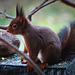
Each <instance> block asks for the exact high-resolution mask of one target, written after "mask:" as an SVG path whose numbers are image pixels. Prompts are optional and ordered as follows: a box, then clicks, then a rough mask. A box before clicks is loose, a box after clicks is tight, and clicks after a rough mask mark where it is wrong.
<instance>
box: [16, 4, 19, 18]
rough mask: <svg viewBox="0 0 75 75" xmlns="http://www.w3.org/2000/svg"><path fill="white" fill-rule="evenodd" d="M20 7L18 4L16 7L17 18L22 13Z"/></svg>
mask: <svg viewBox="0 0 75 75" xmlns="http://www.w3.org/2000/svg"><path fill="white" fill-rule="evenodd" d="M19 8H20V7H19V5H18V4H17V6H16V17H18V16H19V15H20V11H19Z"/></svg>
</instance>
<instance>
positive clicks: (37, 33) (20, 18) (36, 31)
mask: <svg viewBox="0 0 75 75" xmlns="http://www.w3.org/2000/svg"><path fill="white" fill-rule="evenodd" d="M7 32H9V33H12V34H21V35H22V36H23V38H24V41H25V44H26V46H25V49H24V53H25V52H26V51H27V52H28V53H29V57H30V58H31V59H32V60H33V61H34V62H38V61H39V60H40V61H41V65H40V67H41V68H44V67H45V66H48V64H54V63H57V62H58V61H59V58H60V56H61V42H60V39H59V37H58V36H57V35H56V34H55V33H54V32H53V31H52V30H51V29H49V28H47V27H43V26H35V25H33V24H32V23H31V22H30V21H29V20H28V19H27V18H26V17H25V16H24V11H23V8H22V7H18V5H17V7H16V18H15V19H13V20H12V21H11V23H10V25H9V27H8V28H7ZM28 66H30V65H29V64H28Z"/></svg>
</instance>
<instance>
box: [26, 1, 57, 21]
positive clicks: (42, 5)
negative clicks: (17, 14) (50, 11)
mask: <svg viewBox="0 0 75 75" xmlns="http://www.w3.org/2000/svg"><path fill="white" fill-rule="evenodd" d="M47 1H49V0H44V1H43V2H42V3H41V4H39V5H38V6H37V7H35V8H34V9H33V10H32V11H31V12H30V13H29V14H28V15H27V18H28V19H29V20H30V21H31V17H32V15H34V14H35V13H36V12H37V11H38V10H40V9H41V8H43V7H45V6H47V5H49V4H51V3H54V2H56V1H58V0H52V1H50V2H49V3H47V4H45V3H46V2H47Z"/></svg>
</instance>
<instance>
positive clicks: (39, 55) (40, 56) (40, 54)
mask: <svg viewBox="0 0 75 75" xmlns="http://www.w3.org/2000/svg"><path fill="white" fill-rule="evenodd" d="M37 58H38V59H39V60H40V61H41V63H43V60H42V58H43V57H42V52H41V50H40V51H39V53H38V56H37Z"/></svg>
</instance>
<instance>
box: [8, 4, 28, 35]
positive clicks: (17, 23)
mask: <svg viewBox="0 0 75 75" xmlns="http://www.w3.org/2000/svg"><path fill="white" fill-rule="evenodd" d="M26 20H27V19H26V18H25V16H24V11H23V7H19V6H18V5H17V6H16V18H14V19H13V20H12V21H11V23H10V25H9V26H8V28H7V32H9V33H12V34H22V33H23V29H25V24H26Z"/></svg>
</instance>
